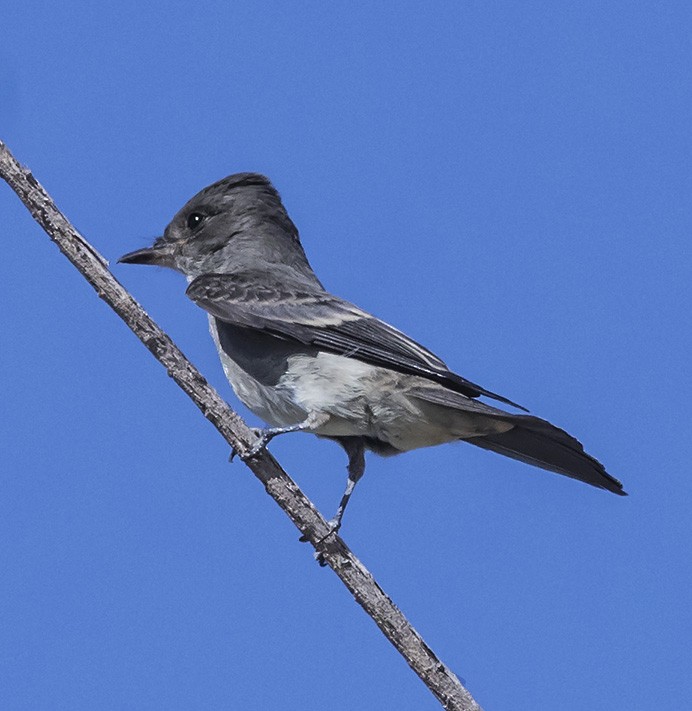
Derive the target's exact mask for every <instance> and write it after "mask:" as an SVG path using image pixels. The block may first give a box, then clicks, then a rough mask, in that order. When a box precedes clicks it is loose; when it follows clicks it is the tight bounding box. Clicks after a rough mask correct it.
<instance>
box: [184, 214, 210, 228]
mask: <svg viewBox="0 0 692 711" xmlns="http://www.w3.org/2000/svg"><path fill="white" fill-rule="evenodd" d="M205 219H206V215H203V214H202V213H200V212H191V213H190V214H189V215H188V216H187V226H188V228H189V229H191V230H194V229H195V228H197V227H199V226H200V225H201V224H202V223H203V222H204V220H205Z"/></svg>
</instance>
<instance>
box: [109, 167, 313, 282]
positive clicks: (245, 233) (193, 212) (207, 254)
mask: <svg viewBox="0 0 692 711" xmlns="http://www.w3.org/2000/svg"><path fill="white" fill-rule="evenodd" d="M119 261H120V262H124V263H127V264H156V265H159V266H162V267H170V268H171V269H176V270H177V271H179V272H182V273H183V274H185V275H186V276H188V277H191V278H194V277H196V276H199V275H200V274H210V273H217V274H219V273H220V274H226V273H234V272H241V271H249V270H252V271H265V270H271V271H272V272H274V273H276V271H279V270H281V271H286V272H287V274H289V275H290V274H291V273H293V274H295V273H296V272H297V273H298V274H297V275H296V276H302V277H309V278H310V279H315V280H316V278H315V276H314V274H313V271H312V269H311V268H310V264H309V263H308V260H307V257H306V256H305V252H304V251H303V247H302V245H301V244H300V239H299V237H298V230H297V229H296V226H295V225H294V224H293V222H292V221H291V218H290V217H289V216H288V213H287V212H286V209H285V208H284V206H283V204H282V203H281V198H280V197H279V193H278V192H277V191H276V190H275V189H274V187H273V186H272V184H271V183H270V182H269V180H268V179H267V178H265V177H264V176H263V175H259V174H258V173H236V174H234V175H229V176H228V177H227V178H224V179H223V180H219V181H218V182H216V183H213V184H212V185H210V186H208V187H206V188H204V190H202V191H200V192H199V193H197V195H195V196H194V197H193V198H192V199H191V200H190V201H189V202H188V203H187V204H186V205H185V206H184V207H183V208H182V209H181V210H180V211H179V212H178V214H177V215H176V216H175V217H174V218H173V219H172V220H171V222H170V224H169V225H168V227H166V229H165V230H164V233H163V236H162V237H159V238H158V239H157V240H156V241H155V242H154V244H153V246H151V247H146V248H145V249H139V250H137V251H135V252H130V253H129V254H126V255H124V256H123V257H121V258H120V260H119Z"/></svg>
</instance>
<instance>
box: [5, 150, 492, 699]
mask: <svg viewBox="0 0 692 711" xmlns="http://www.w3.org/2000/svg"><path fill="white" fill-rule="evenodd" d="M0 176H1V177H2V178H3V179H4V180H5V181H6V182H7V183H8V184H9V186H10V187H11V188H12V190H14V192H15V193H16V194H17V195H18V196H19V199H20V200H21V201H22V202H23V203H24V205H25V206H26V207H27V209H28V210H29V212H30V213H31V214H32V216H33V217H34V219H35V220H36V221H37V222H38V223H39V225H41V227H42V228H43V229H44V230H45V231H46V233H47V234H48V236H49V237H50V238H51V240H53V242H55V243H56V244H57V245H58V247H59V248H60V251H61V252H62V253H63V254H64V255H65V256H66V257H67V258H68V259H69V260H70V261H71V262H72V264H74V266H75V267H76V268H77V269H78V270H79V272H80V273H81V274H82V275H83V276H84V278H85V279H86V280H87V281H88V282H89V283H90V284H91V285H92V286H93V287H94V289H95V290H96V293H97V294H98V295H99V297H100V298H102V299H103V300H104V301H105V302H106V303H107V304H108V305H109V306H110V307H111V308H112V309H113V310H114V311H115V312H116V313H117V314H118V315H119V316H120V318H122V320H123V321H124V322H125V323H126V324H127V325H128V326H129V327H130V329H131V330H132V331H133V332H134V333H135V335H136V336H137V337H138V338H139V339H140V340H141V341H142V343H144V345H145V346H146V347H147V348H148V349H149V350H150V351H151V353H152V354H153V355H154V357H155V358H156V359H157V360H158V361H159V362H160V363H161V364H162V365H163V366H164V367H165V368H166V370H167V371H168V374H169V375H170V376H171V377H172V378H173V379H174V380H175V382H176V383H178V385H179V386H180V387H181V388H182V389H183V390H184V391H185V392H186V393H187V395H188V396H189V397H190V399H191V400H192V401H193V402H194V403H195V405H197V407H198V408H199V409H200V410H201V411H202V414H203V415H204V416H205V417H206V418H207V419H208V420H209V421H210V422H211V423H212V424H213V425H214V427H216V429H217V430H218V431H219V432H220V433H221V435H222V436H223V438H224V439H225V440H226V441H227V442H228V443H229V444H230V445H231V446H232V447H233V448H234V449H235V450H236V451H237V452H238V453H239V454H240V456H241V457H242V456H243V455H244V454H246V453H247V452H248V450H249V448H250V446H251V445H252V443H253V442H254V440H255V435H254V434H253V433H252V432H251V431H250V430H249V429H248V427H247V425H245V423H244V422H243V421H242V420H241V418H240V417H239V416H238V415H237V414H236V413H235V412H233V411H232V410H231V409H230V408H229V407H228V405H227V404H226V403H225V402H224V401H223V399H222V398H221V397H220V396H219V394H218V393H217V392H216V391H215V390H214V389H213V388H212V387H211V386H210V385H209V384H208V383H207V381H206V380H205V379H204V377H203V376H202V375H201V373H200V372H199V371H198V370H197V369H196V368H195V367H194V366H193V365H192V363H190V361H188V360H187V358H186V357H185V356H184V355H183V353H182V352H181V351H180V350H179V349H178V347H177V346H176V345H175V344H174V343H173V341H172V340H171V339H170V337H169V336H168V335H166V334H165V333H164V332H163V331H162V330H161V329H160V328H159V327H158V326H157V325H156V323H154V321H153V320H152V319H151V318H150V317H149V316H148V314H147V313H146V312H145V311H144V309H142V307H141V306H140V305H139V304H138V303H137V301H135V299H134V298H133V297H132V296H131V295H130V294H129V293H128V292H127V291H126V290H125V288H124V287H123V286H122V285H121V284H120V283H119V282H118V281H117V279H115V277H114V276H113V275H112V274H111V273H110V271H109V270H108V262H107V261H106V260H105V259H104V258H103V257H102V256H101V255H100V254H99V253H98V252H97V251H96V250H95V249H94V248H93V247H92V246H91V245H90V244H89V243H88V242H87V241H86V240H85V239H84V238H83V237H82V236H81V235H80V234H79V233H78V232H77V230H76V229H75V228H74V227H73V226H72V225H71V224H70V223H69V222H68V221H67V219H66V218H65V216H64V215H63V214H62V213H61V212H60V211H59V210H58V208H57V207H56V205H55V203H54V202H53V200H52V199H51V198H50V196H49V195H48V193H46V191H45V190H44V189H43V187H42V186H41V185H40V184H39V182H38V181H37V180H36V178H34V176H33V175H32V174H31V172H30V171H29V170H27V169H26V168H24V167H22V166H21V165H20V164H19V163H18V162H17V161H16V159H15V158H14V156H13V155H12V154H11V153H10V151H9V150H8V149H7V146H6V145H5V144H4V143H3V142H2V141H0ZM245 463H246V464H247V466H248V467H249V468H250V469H251V470H252V472H253V473H254V474H255V476H256V477H257V478H258V479H259V480H260V481H261V482H262V484H264V487H265V489H266V490H267V493H268V494H269V495H270V496H271V497H272V498H273V499H274V500H275V501H276V503H277V504H279V506H280V507H281V508H282V509H283V510H284V511H285V513H286V515H287V516H288V517H289V518H290V519H291V521H293V523H294V524H295V525H296V527H297V528H298V529H299V530H300V531H301V533H302V534H303V535H304V536H305V537H306V538H307V540H308V541H310V543H311V544H312V545H313V546H314V548H315V549H316V550H317V551H318V552H319V554H320V555H321V556H322V558H323V560H324V561H325V562H326V563H327V564H328V565H329V566H330V567H331V568H332V569H333V570H334V572H335V573H336V574H337V575H338V576H339V578H341V581H342V582H343V583H344V585H346V587H347V588H348V589H349V590H350V591H351V593H352V594H353V596H354V598H355V599H356V601H357V602H358V604H359V605H361V607H362V608H363V609H364V610H365V611H366V612H367V613H368V615H370V617H372V619H373V620H374V621H375V624H377V626H378V627H379V628H380V629H381V630H382V632H383V634H384V635H385V636H386V637H387V639H388V640H389V641H390V642H391V643H392V644H393V645H394V646H395V647H396V649H397V650H398V651H399V652H400V654H401V655H402V656H403V657H404V659H405V660H406V662H407V663H408V664H409V666H410V667H411V668H412V669H413V670H414V671H415V672H416V674H418V676H419V677H420V678H421V679H422V680H423V682H424V683H425V684H426V686H427V687H428V688H429V689H430V691H432V693H433V694H434V695H435V696H436V697H437V699H438V700H439V701H440V703H441V704H442V706H443V707H444V708H445V709H453V710H454V711H481V709H480V706H478V704H477V703H476V702H475V701H474V699H473V698H472V696H471V694H470V693H469V692H468V691H467V690H466V689H465V688H464V687H463V686H462V685H461V683H460V682H459V680H458V679H457V677H456V676H455V675H454V673H453V672H452V671H451V670H450V669H449V668H448V667H447V666H446V665H445V664H443V663H442V662H441V661H440V660H439V659H438V658H437V656H435V654H434V653H433V651H432V650H431V649H430V648H429V647H428V646H427V645H426V644H425V642H424V641H423V639H422V638H421V636H420V635H419V634H418V632H416V630H415V629H413V627H412V626H411V625H410V624H409V622H408V621H407V620H406V618H405V617H404V616H403V614H402V613H401V611H400V610H399V609H398V608H397V607H396V606H395V605H394V603H393V602H392V601H391V600H390V599H389V597H388V596H387V595H385V593H384V592H383V591H382V589H381V588H380V586H379V585H378V584H377V583H376V582H375V580H374V579H373V577H372V575H371V574H370V573H369V572H368V570H367V569H366V568H365V567H364V566H363V564H362V563H361V562H360V561H359V560H358V559H357V558H356V557H355V556H354V555H353V553H351V551H350V550H349V549H348V547H347V546H346V544H345V543H344V542H343V541H342V540H341V538H340V537H339V536H336V535H329V536H327V537H326V538H324V540H323V537H324V536H326V534H327V533H328V532H329V528H328V526H327V523H326V521H325V520H324V518H322V516H321V515H320V513H319V512H318V511H317V509H316V508H315V507H314V506H313V504H312V503H311V502H310V501H309V500H308V498H307V497H306V496H305V495H304V494H303V492H302V491H301V490H300V489H299V488H298V486H297V485H296V484H295V482H294V481H293V480H292V479H291V478H290V477H289V476H288V474H286V472H284V471H283V469H281V467H280V466H279V465H278V463H277V462H276V460H275V459H274V458H273V457H272V456H271V454H269V453H268V452H266V451H265V452H264V453H262V454H261V455H258V456H257V457H253V458H252V459H249V460H247V461H246V462H245Z"/></svg>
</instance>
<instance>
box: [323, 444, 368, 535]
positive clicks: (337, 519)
mask: <svg viewBox="0 0 692 711" xmlns="http://www.w3.org/2000/svg"><path fill="white" fill-rule="evenodd" d="M340 444H341V446H342V447H343V448H344V449H345V450H346V454H347V455H348V479H347V480H346V490H345V491H344V495H343V496H342V497H341V501H340V502H339V508H338V509H337V510H336V514H335V515H334V518H332V519H330V521H329V522H328V523H329V528H331V529H332V530H331V531H330V533H336V532H337V531H338V530H339V529H340V528H341V519H342V518H343V516H344V511H345V510H346V506H347V505H348V501H349V499H350V498H351V494H352V493H353V490H354V489H355V488H356V484H357V483H358V480H359V479H360V478H361V477H362V476H363V474H364V472H365V446H364V445H363V440H362V439H361V438H360V437H343V438H342V439H341V440H340Z"/></svg>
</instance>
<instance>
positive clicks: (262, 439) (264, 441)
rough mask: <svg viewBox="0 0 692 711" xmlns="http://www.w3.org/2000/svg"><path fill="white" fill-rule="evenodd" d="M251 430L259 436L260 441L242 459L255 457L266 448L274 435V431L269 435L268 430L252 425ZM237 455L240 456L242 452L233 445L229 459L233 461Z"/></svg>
mask: <svg viewBox="0 0 692 711" xmlns="http://www.w3.org/2000/svg"><path fill="white" fill-rule="evenodd" d="M250 430H251V431H252V433H253V434H254V435H255V436H257V437H259V441H258V442H257V444H255V445H253V446H252V447H251V448H250V451H249V452H248V453H247V454H245V455H244V456H243V457H241V459H249V458H250V457H254V456H255V455H257V454H259V453H260V452H261V451H262V450H263V449H265V448H266V446H267V445H268V444H269V440H270V439H271V438H272V436H273V434H272V433H270V434H269V435H268V436H267V435H266V433H267V431H268V430H263V429H262V428H261V427H251V428H250ZM236 457H240V452H239V451H238V450H237V449H236V448H235V447H233V448H232V449H231V454H230V456H229V457H228V461H229V462H231V463H233V460H234V459H235V458H236Z"/></svg>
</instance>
